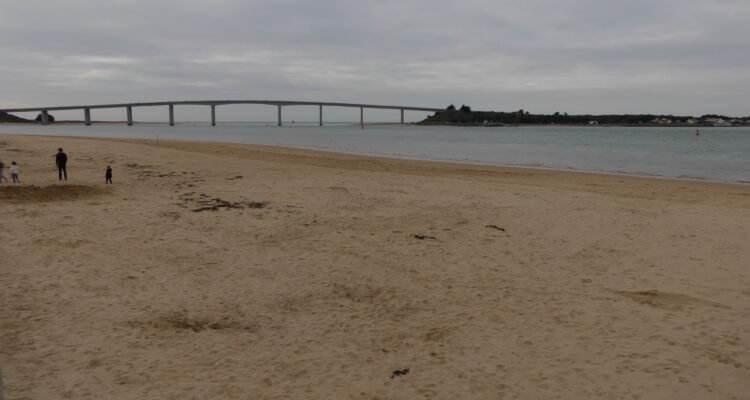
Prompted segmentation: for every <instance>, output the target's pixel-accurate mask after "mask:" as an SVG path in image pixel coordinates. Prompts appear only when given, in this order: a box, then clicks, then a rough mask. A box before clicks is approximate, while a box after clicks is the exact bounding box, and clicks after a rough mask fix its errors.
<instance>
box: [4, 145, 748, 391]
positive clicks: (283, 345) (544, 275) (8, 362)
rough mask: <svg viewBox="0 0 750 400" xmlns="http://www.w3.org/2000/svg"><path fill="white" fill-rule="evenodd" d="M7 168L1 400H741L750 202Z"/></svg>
mask: <svg viewBox="0 0 750 400" xmlns="http://www.w3.org/2000/svg"><path fill="white" fill-rule="evenodd" d="M59 146H62V147H64V148H65V149H66V151H67V153H68V155H69V157H70V159H71V161H70V164H69V174H70V180H69V181H68V183H67V186H58V182H57V179H56V170H55V168H54V157H53V156H54V153H55V150H56V148H57V147H59ZM0 159H2V160H3V161H4V162H5V163H6V165H7V164H9V162H10V161H13V160H15V161H17V162H18V163H19V165H20V167H21V170H22V177H21V178H22V180H23V186H19V187H9V185H7V184H5V183H3V184H2V185H1V186H0V257H1V258H0V260H1V261H0V273H1V275H0V277H1V279H2V291H1V292H0V302H1V303H0V324H1V325H0V329H1V332H0V333H1V336H0V340H1V341H0V367H1V368H2V373H3V378H4V382H5V386H6V398H7V399H60V398H70V399H270V398H274V399H276V398H279V399H284V398H289V399H418V398H440V399H457V398H466V399H502V398H507V399H513V398H518V399H552V398H562V399H585V398H601V399H614V398H618V399H619V398H623V399H686V398H690V399H747V398H749V397H750V395H749V394H748V393H750V349H749V347H750V268H748V265H750V261H748V260H750V246H748V237H750V186H748V185H729V184H717V183H706V182H690V181H674V180H662V179H647V178H635V177H623V176H612V175H599V174H584V173H568V172H553V171H540V170H524V169H513V168H493V167H484V166H467V165H452V164H440V163H429V162H417V161H403V160H386V159H378V158H369V157H358V156H349V155H336V154H326V153H320V152H313V151H303V150H293V149H283V148H271V147H263V146H248V145H228V144H207V143H203V144H199V143H188V142H164V141H162V142H161V147H158V148H157V147H156V146H155V144H154V143H153V142H145V141H144V142H138V141H126V140H104V139H102V140H98V139H76V138H51V137H31V136H11V135H2V136H0ZM108 163H109V164H111V165H112V166H113V169H114V182H115V184H114V185H109V186H107V185H104V170H105V167H106V165H107V164H108ZM6 175H7V172H6ZM404 369H408V370H409V372H408V374H405V375H400V376H395V377H393V378H392V376H393V372H394V371H395V370H404Z"/></svg>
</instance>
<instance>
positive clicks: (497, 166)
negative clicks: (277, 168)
mask: <svg viewBox="0 0 750 400" xmlns="http://www.w3.org/2000/svg"><path fill="white" fill-rule="evenodd" d="M4 135H7V136H21V137H45V138H66V139H93V140H102V141H107V140H111V141H116V142H132V143H143V144H149V143H151V142H154V143H155V142H156V141H157V140H158V141H159V142H160V143H163V144H165V143H168V142H184V143H201V144H204V143H205V144H211V145H224V144H226V145H240V146H250V147H257V148H259V149H261V148H265V149H276V150H277V152H283V151H284V149H288V150H292V149H293V150H299V151H309V152H311V153H320V154H329V155H331V156H335V155H343V156H357V157H363V158H374V159H381V160H399V161H413V162H417V163H436V164H446V165H453V166H456V167H461V166H467V167H468V166H472V167H484V168H490V169H498V171H499V172H502V171H504V170H507V169H511V170H518V171H519V172H523V171H546V172H559V173H571V174H592V175H604V176H612V177H625V178H642V179H654V180H660V181H661V180H665V181H676V182H700V183H714V184H725V185H740V186H747V185H750V181H724V180H711V179H704V178H690V177H672V176H665V175H656V174H633V173H627V172H612V171H596V170H578V169H572V168H567V169H566V168H553V167H544V166H532V165H515V164H492V163H485V162H481V161H458V160H441V159H422V158H413V157H399V156H391V155H382V154H371V153H358V152H346V151H337V150H328V149H319V148H311V147H304V146H279V145H264V144H252V143H237V142H217V141H211V140H206V141H202V140H200V141H199V140H182V139H129V138H115V137H104V136H67V135H45V134H23V133H0V137H2V136H4Z"/></svg>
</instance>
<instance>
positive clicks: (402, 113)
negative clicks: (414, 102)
mask: <svg viewBox="0 0 750 400" xmlns="http://www.w3.org/2000/svg"><path fill="white" fill-rule="evenodd" d="M401 123H402V124H403V123H404V109H403V108H402V109H401Z"/></svg>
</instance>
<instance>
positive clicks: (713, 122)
mask: <svg viewBox="0 0 750 400" xmlns="http://www.w3.org/2000/svg"><path fill="white" fill-rule="evenodd" d="M705 121H706V122H707V123H709V124H711V125H713V126H733V125H732V123H731V122H729V121H727V120H725V119H724V118H706V120H705Z"/></svg>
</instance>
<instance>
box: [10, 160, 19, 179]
mask: <svg viewBox="0 0 750 400" xmlns="http://www.w3.org/2000/svg"><path fill="white" fill-rule="evenodd" d="M20 175H21V170H20V169H18V165H17V164H16V162H15V161H13V162H11V163H10V177H11V179H13V183H21V177H20Z"/></svg>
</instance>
